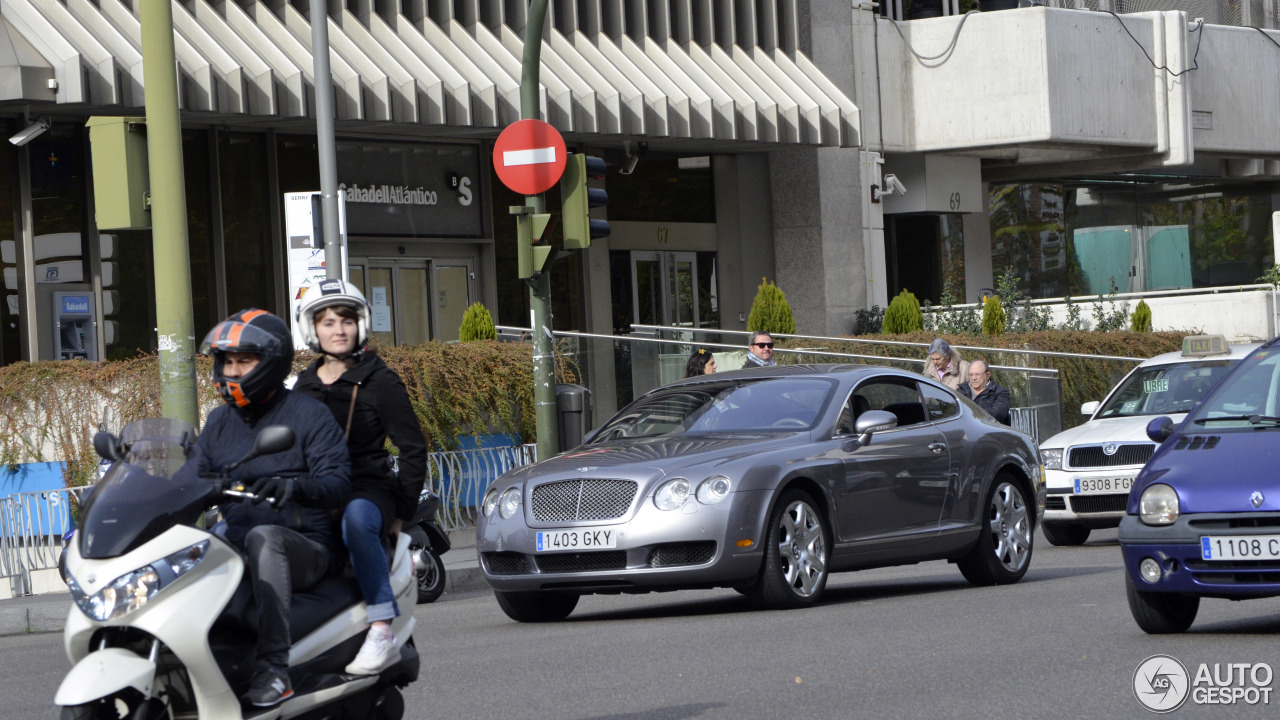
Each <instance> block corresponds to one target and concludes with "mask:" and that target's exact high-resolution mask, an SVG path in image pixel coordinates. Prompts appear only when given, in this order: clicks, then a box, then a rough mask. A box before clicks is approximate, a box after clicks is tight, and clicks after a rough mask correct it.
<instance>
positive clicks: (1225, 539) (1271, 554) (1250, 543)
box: [1200, 535, 1280, 560]
mask: <svg viewBox="0 0 1280 720" xmlns="http://www.w3.org/2000/svg"><path fill="white" fill-rule="evenodd" d="M1200 557H1201V559H1203V560H1278V559H1280V535H1206V536H1201V538H1200Z"/></svg>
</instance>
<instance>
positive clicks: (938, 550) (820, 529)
mask: <svg viewBox="0 0 1280 720" xmlns="http://www.w3.org/2000/svg"><path fill="white" fill-rule="evenodd" d="M1044 497H1045V490H1044V483H1043V480H1042V478H1041V474H1040V467H1039V463H1038V460H1037V455H1036V449H1035V447H1034V445H1033V444H1032V442H1031V439H1030V438H1028V437H1027V436H1026V435H1023V434H1021V433H1019V432H1016V431H1014V430H1012V429H1010V428H1009V427H1007V426H1005V425H1001V424H1000V423H998V422H996V421H995V420H994V419H992V418H991V417H990V416H989V415H987V414H986V412H985V411H983V410H982V409H980V408H979V407H977V406H976V405H974V404H973V403H971V402H970V401H969V400H967V399H963V398H958V397H957V396H956V395H955V394H954V393H953V392H951V391H950V390H948V389H947V388H946V387H944V386H943V385H939V384H937V383H934V382H933V381H931V380H929V379H928V378H926V377H924V376H922V375H917V374H914V373H910V372H906V371H902V370H895V369H892V368H885V367H868V366H861V365H788V366H780V367H776V368H753V369H749V370H739V371H734V372H726V373H715V374H713V375H704V376H701V377H698V378H691V379H688V380H682V381H680V382H677V383H674V384H671V385H667V386H665V387H661V388H658V389H656V390H653V391H651V392H649V393H647V394H645V395H643V396H642V397H640V398H639V399H638V400H636V401H635V402H633V403H631V404H630V405H628V406H627V407H626V408H624V409H623V410H622V411H621V412H619V413H618V414H617V415H615V416H614V417H613V418H612V419H610V420H609V421H608V422H607V423H605V424H604V425H602V426H601V427H600V428H598V429H597V430H596V431H593V432H592V433H591V434H590V435H589V436H588V438H587V441H586V442H584V443H583V444H582V445H580V446H578V447H577V448H574V449H573V450H571V451H569V452H566V453H562V454H560V455H557V456H555V457H553V458H550V459H548V460H544V461H542V462H539V463H537V464H535V465H528V466H525V467H522V468H517V469H515V470H512V471H510V472H508V473H506V474H504V475H503V476H502V477H500V478H498V479H497V480H496V481H495V482H494V484H493V486H492V487H491V488H489V490H488V491H487V492H486V493H485V496H484V498H483V500H482V512H481V517H480V520H479V523H478V525H477V528H476V546H477V551H478V553H479V555H480V566H481V568H482V569H483V571H484V576H485V579H486V580H487V581H488V583H489V584H490V585H491V586H492V587H493V589H494V594H495V595H496V596H497V600H498V604H499V605H501V606H502V609H503V610H504V611H505V612H506V613H507V615H508V616H510V617H511V618H512V619H514V620H518V621H521V622H547V621H556V620H563V619H564V618H566V617H568V616H569V614H570V613H571V612H573V609H574V607H575V606H576V605H577V603H578V598H579V597H580V596H582V595H584V594H587V593H620V592H627V593H638V592H649V591H654V590H674V589H682V588H708V587H732V588H734V589H736V590H738V591H739V592H741V593H743V594H745V595H747V596H748V597H750V598H751V599H752V600H753V601H754V602H755V603H756V604H757V605H759V606H761V607H765V608H795V607H805V606H808V605H811V604H813V603H815V602H817V601H818V600H819V599H820V598H821V597H822V592H823V589H824V588H825V587H826V584H827V576H828V574H830V573H832V572H841V571H846V570H860V569H865V568H872V567H882V566H887V565H899V564H907V563H914V562H919V561H923V560H941V559H946V560H948V561H951V562H954V563H956V564H957V565H958V566H959V567H960V572H961V573H963V575H964V577H965V578H967V579H968V580H969V581H970V582H972V583H974V584H975V585H995V584H1007V583H1014V582H1017V581H1018V580H1019V579H1020V578H1022V576H1023V575H1024V574H1025V573H1026V572H1027V568H1028V566H1029V565H1030V563H1031V550H1032V538H1033V534H1034V530H1035V525H1036V523H1037V522H1038V520H1039V516H1040V513H1041V512H1042V511H1043V508H1044Z"/></svg>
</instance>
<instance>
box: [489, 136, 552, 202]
mask: <svg viewBox="0 0 1280 720" xmlns="http://www.w3.org/2000/svg"><path fill="white" fill-rule="evenodd" d="M564 163H565V149H564V138H562V137H560V133H559V132H558V131H557V130H556V129H555V128H553V127H551V126H550V125H548V124H547V123H545V122H543V121H541V120H534V119H528V120H520V121H518V122H514V123H511V124H510V125H508V126H507V129H506V130H503V131H502V134H501V135H499V136H498V141H497V142H496V143H494V145H493V167H494V170H496V171H497V173H498V179H499V180H501V181H502V184H503V185H506V186H507V187H509V188H511V189H512V190H514V191H515V192H518V193H520V194H521V195H537V194H538V193H541V192H545V191H547V190H550V189H551V188H552V187H553V186H554V185H555V184H556V183H558V182H560V176H561V175H563V174H564Z"/></svg>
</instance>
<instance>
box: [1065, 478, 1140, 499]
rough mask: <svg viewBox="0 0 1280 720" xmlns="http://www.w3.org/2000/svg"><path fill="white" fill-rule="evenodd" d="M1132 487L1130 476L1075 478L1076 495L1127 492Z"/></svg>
mask: <svg viewBox="0 0 1280 720" xmlns="http://www.w3.org/2000/svg"><path fill="white" fill-rule="evenodd" d="M1131 487H1133V478H1131V477H1115V478H1109V477H1100V478H1076V494H1077V495H1107V494H1111V493H1127V492H1129V488H1131Z"/></svg>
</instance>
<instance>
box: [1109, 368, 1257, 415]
mask: <svg viewBox="0 0 1280 720" xmlns="http://www.w3.org/2000/svg"><path fill="white" fill-rule="evenodd" d="M1232 364H1233V362H1232V361H1229V360H1209V361H1204V362H1180V363H1176V364H1173V365H1156V366H1152V367H1145V368H1138V369H1137V370H1135V371H1134V372H1133V373H1132V374H1130V375H1129V376H1128V377H1126V378H1125V379H1124V382H1122V383H1121V384H1120V387H1118V388H1116V391H1115V393H1113V394H1112V396H1111V399H1110V400H1108V401H1107V404H1106V405H1105V406H1104V407H1103V408H1102V410H1101V411H1100V412H1099V413H1098V417H1132V416H1135V415H1164V414H1165V413H1185V412H1190V411H1191V408H1193V407H1195V404H1196V403H1197V402H1199V401H1200V398H1201V397H1203V396H1204V394H1205V393H1206V392H1208V390H1209V388H1211V387H1213V386H1214V385H1216V384H1217V383H1218V380H1220V379H1221V378H1222V376H1223V375H1226V374H1227V369H1228V368H1230V367H1231V365H1232Z"/></svg>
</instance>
